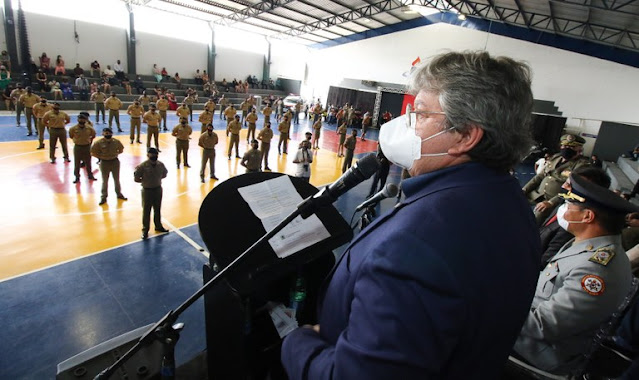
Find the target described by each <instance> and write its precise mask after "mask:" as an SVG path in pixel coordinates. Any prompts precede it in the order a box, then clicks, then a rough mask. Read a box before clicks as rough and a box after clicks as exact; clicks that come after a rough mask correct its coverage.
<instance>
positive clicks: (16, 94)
mask: <svg viewBox="0 0 639 380" xmlns="http://www.w3.org/2000/svg"><path fill="white" fill-rule="evenodd" d="M24 94H26V91H25V90H24V88H22V83H18V84H17V85H16V88H15V90H13V91H11V93H10V94H9V97H10V98H11V99H13V103H14V104H15V105H16V123H17V124H18V125H17V126H18V127H20V114H22V111H24V106H23V105H22V104H20V97H21V96H22V95H24Z"/></svg>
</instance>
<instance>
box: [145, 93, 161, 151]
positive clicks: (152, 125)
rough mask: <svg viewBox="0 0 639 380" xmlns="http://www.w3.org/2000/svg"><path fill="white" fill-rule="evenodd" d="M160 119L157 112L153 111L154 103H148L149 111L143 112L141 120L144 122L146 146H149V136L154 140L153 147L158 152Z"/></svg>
mask: <svg viewBox="0 0 639 380" xmlns="http://www.w3.org/2000/svg"><path fill="white" fill-rule="evenodd" d="M161 120H162V116H160V114H159V113H157V112H155V104H151V105H149V111H148V112H147V113H145V114H144V117H143V118H142V121H143V122H144V124H146V147H147V148H150V147H151V137H153V140H154V141H155V148H156V149H157V150H158V152H161V150H160V141H159V140H160V138H159V135H160V122H161Z"/></svg>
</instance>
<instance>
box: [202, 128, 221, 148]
mask: <svg viewBox="0 0 639 380" xmlns="http://www.w3.org/2000/svg"><path fill="white" fill-rule="evenodd" d="M217 142H218V137H217V134H215V132H212V133H211V134H210V135H209V132H208V131H207V132H204V133H202V135H201V136H200V140H199V142H198V144H197V145H199V146H201V147H202V148H204V149H215V146H216V145H217Z"/></svg>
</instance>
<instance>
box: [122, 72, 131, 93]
mask: <svg viewBox="0 0 639 380" xmlns="http://www.w3.org/2000/svg"><path fill="white" fill-rule="evenodd" d="M120 84H121V85H122V87H124V91H126V94H127V95H131V81H130V80H129V77H127V76H124V77H123V78H122V82H121V83H120Z"/></svg>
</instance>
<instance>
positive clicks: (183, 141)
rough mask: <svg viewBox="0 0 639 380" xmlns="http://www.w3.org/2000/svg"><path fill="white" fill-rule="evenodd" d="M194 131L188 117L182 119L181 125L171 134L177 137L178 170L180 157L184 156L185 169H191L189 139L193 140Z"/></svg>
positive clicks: (176, 157) (176, 158) (176, 156)
mask: <svg viewBox="0 0 639 380" xmlns="http://www.w3.org/2000/svg"><path fill="white" fill-rule="evenodd" d="M191 133H193V129H192V128H191V126H190V125H189V120H188V119H187V118H186V117H182V118H181V119H180V124H178V125H176V126H175V127H174V128H173V131H172V132H171V135H173V136H175V149H176V155H175V161H176V162H177V168H178V169H179V168H180V157H181V156H184V167H187V168H190V167H191V165H189V139H190V138H191V137H190V136H191Z"/></svg>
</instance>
